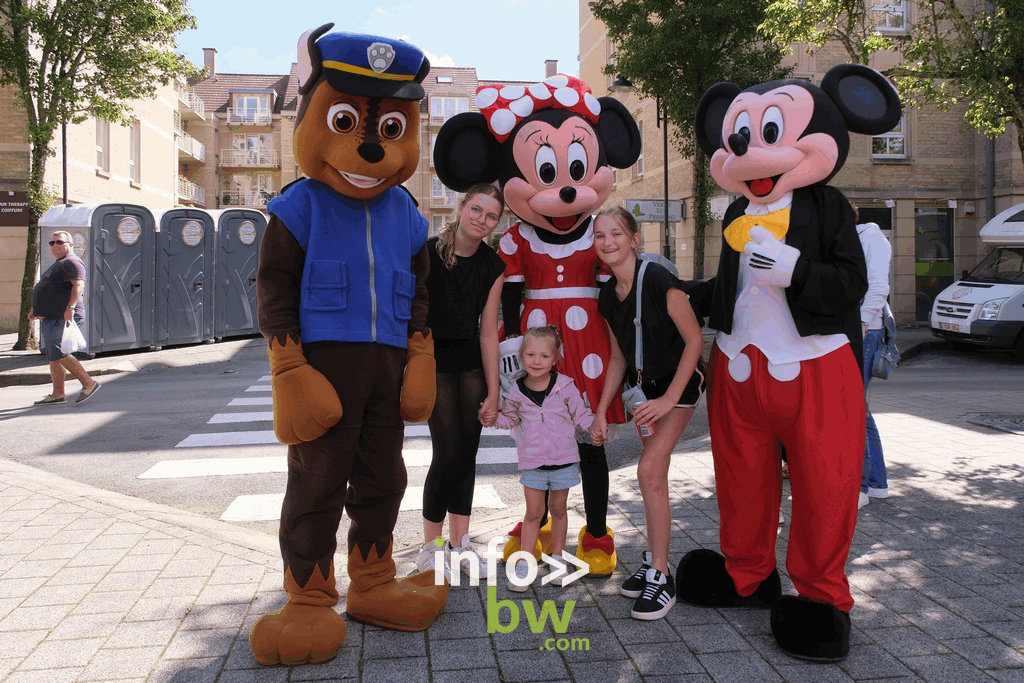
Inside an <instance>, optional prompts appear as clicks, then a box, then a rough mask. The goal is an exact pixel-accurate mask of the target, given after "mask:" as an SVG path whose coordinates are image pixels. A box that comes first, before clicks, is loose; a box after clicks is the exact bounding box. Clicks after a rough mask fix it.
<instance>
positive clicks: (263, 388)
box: [246, 384, 271, 391]
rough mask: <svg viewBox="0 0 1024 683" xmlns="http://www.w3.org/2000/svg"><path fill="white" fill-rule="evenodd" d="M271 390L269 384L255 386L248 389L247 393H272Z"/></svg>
mask: <svg viewBox="0 0 1024 683" xmlns="http://www.w3.org/2000/svg"><path fill="white" fill-rule="evenodd" d="M270 390H271V389H270V385H269V384H254V385H252V386H251V387H249V388H248V389H246V391H270Z"/></svg>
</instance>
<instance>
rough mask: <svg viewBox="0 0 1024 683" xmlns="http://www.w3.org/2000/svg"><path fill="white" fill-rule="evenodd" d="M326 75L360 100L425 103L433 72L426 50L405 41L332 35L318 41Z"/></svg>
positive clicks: (317, 44)
mask: <svg viewBox="0 0 1024 683" xmlns="http://www.w3.org/2000/svg"><path fill="white" fill-rule="evenodd" d="M316 46H317V48H318V49H319V50H320V57H321V60H322V64H323V73H324V76H325V77H326V78H327V82H328V83H329V84H330V86H331V87H332V88H334V89H335V90H337V91H338V92H343V93H348V94H350V95H359V96H360V97H390V98H393V99H396V100H422V99H423V95H424V93H423V86H422V85H420V84H421V83H422V82H423V79H424V78H426V77H427V72H428V71H430V61H429V60H428V59H427V58H426V57H425V56H424V54H423V51H422V50H420V49H419V48H417V47H415V46H413V45H410V44H409V43H406V42H404V41H401V40H392V39H388V38H382V37H381V36H371V35H364V34H359V33H343V32H339V33H330V34H327V35H325V36H322V37H321V38H320V39H319V40H317V41H316Z"/></svg>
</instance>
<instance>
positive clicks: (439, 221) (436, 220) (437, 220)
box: [431, 213, 447, 235]
mask: <svg viewBox="0 0 1024 683" xmlns="http://www.w3.org/2000/svg"><path fill="white" fill-rule="evenodd" d="M445 218H447V216H445V215H444V214H440V213H435V214H434V215H433V216H431V219H432V221H433V226H432V228H433V232H432V233H431V234H433V235H436V234H437V233H439V232H440V231H441V228H442V227H444V219H445Z"/></svg>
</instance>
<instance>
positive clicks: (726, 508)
mask: <svg viewBox="0 0 1024 683" xmlns="http://www.w3.org/2000/svg"><path fill="white" fill-rule="evenodd" d="M900 116H901V107H900V101H899V96H898V95H897V94H896V91H895V90H894V89H893V87H892V86H891V85H890V84H889V83H888V81H886V80H885V78H884V77H883V76H882V75H881V74H879V73H878V72H876V71H874V70H872V69H869V68H868V67H865V66H860V65H854V64H844V65H841V66H837V67H835V68H833V69H832V70H830V71H829V72H828V73H827V74H826V75H825V77H824V79H823V80H822V83H821V87H817V86H815V85H812V84H810V83H808V82H806V81H800V80H783V81H773V82H770V83H762V84H760V85H755V86H753V87H751V88H747V89H746V90H743V91H742V92H741V91H740V89H739V88H738V87H736V86H735V85H733V84H731V83H719V84H718V85H715V86H712V87H711V88H710V89H708V91H707V92H706V93H704V96H703V97H702V98H701V101H700V104H699V106H698V108H697V120H696V122H695V125H696V136H697V142H698V143H699V144H700V147H701V149H702V150H703V151H704V152H705V153H706V154H708V155H710V156H711V174H712V175H713V176H714V178H715V180H716V181H717V182H718V184H719V185H720V186H721V187H722V188H723V189H725V190H727V191H728V192H730V193H733V194H736V195H740V199H738V200H736V201H735V202H733V203H732V205H731V206H730V207H729V209H728V210H727V211H726V214H725V219H724V221H723V224H724V225H725V226H726V227H725V230H724V233H723V238H724V241H725V243H724V244H723V245H722V257H721V259H720V261H719V267H718V274H717V276H716V277H715V278H714V280H713V282H714V292H713V294H712V297H711V301H710V306H709V310H707V311H702V312H703V313H710V321H709V326H710V327H712V328H714V329H716V330H718V335H717V337H716V340H715V346H714V348H713V349H712V351H711V367H712V368H713V371H712V372H710V375H711V377H712V382H711V383H712V386H711V387H709V390H708V396H709V400H710V402H709V404H708V414H709V416H710V419H711V422H710V424H711V448H712V453H713V455H714V459H715V473H716V474H715V476H716V480H715V483H716V486H717V487H718V498H719V508H720V510H721V521H720V525H719V534H720V541H721V547H722V554H721V555H720V554H718V553H717V552H714V551H711V550H696V551H692V552H690V553H688V554H687V555H686V556H685V557H684V558H683V560H682V562H681V563H680V565H679V569H678V571H677V572H676V579H677V584H678V592H677V596H678V597H679V599H681V600H683V601H685V602H689V603H691V604H695V605H704V606H709V607H763V608H769V607H770V608H771V627H772V633H773V634H774V636H775V639H776V642H777V643H778V644H779V647H780V648H781V649H782V650H783V651H784V652H786V653H787V654H790V655H792V656H794V657H798V658H802V659H810V660H815V661H839V660H841V659H843V658H845V657H846V655H847V653H848V652H849V647H850V616H849V612H850V608H851V607H852V606H853V598H852V597H851V595H850V590H849V583H848V582H847V578H846V575H845V573H844V569H843V567H844V565H845V561H846V556H847V553H848V552H849V548H850V542H851V540H852V538H853V531H854V525H855V524H856V521H857V493H858V490H859V486H860V481H861V472H862V465H863V462H864V437H865V425H864V417H865V406H864V384H863V379H862V372H861V365H862V362H861V355H862V350H863V347H862V341H861V336H862V335H861V324H860V301H861V299H862V298H863V297H864V294H865V292H866V291H867V287H868V282H867V272H866V267H865V263H864V252H863V250H862V248H861V245H860V240H859V239H858V236H857V230H856V226H855V225H854V214H853V210H852V208H851V207H850V204H849V202H848V201H847V200H846V198H845V197H844V196H843V195H842V194H841V193H840V192H839V191H838V190H836V189H835V188H833V187H830V186H828V185H826V184H825V183H827V182H828V181H829V180H830V179H831V178H832V177H834V176H835V174H836V173H837V172H838V171H839V169H840V168H842V166H843V163H844V162H845V160H846V156H847V153H848V152H849V148H850V131H853V132H855V133H862V134H867V135H878V134H880V133H884V132H886V131H888V130H890V129H891V128H892V127H893V126H894V125H895V124H896V123H897V122H898V121H899V119H900ZM777 442H781V443H782V444H783V446H784V447H785V451H786V453H788V456H789V473H790V474H789V476H790V480H791V481H792V483H793V519H792V525H791V527H790V528H791V529H792V534H791V537H790V543H789V555H788V564H787V569H788V570H789V575H790V578H792V580H793V584H794V587H795V588H796V592H797V594H798V595H797V596H785V597H783V596H782V584H781V581H780V578H779V572H778V570H777V569H776V567H775V539H776V530H777V521H778V518H779V502H780V495H779V492H780V490H781V481H779V467H778V458H779V453H778V450H777V445H776V444H777ZM726 558H728V559H726Z"/></svg>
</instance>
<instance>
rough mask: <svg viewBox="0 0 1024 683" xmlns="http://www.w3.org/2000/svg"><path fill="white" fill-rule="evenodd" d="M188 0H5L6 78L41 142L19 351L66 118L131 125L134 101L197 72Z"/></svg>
mask: <svg viewBox="0 0 1024 683" xmlns="http://www.w3.org/2000/svg"><path fill="white" fill-rule="evenodd" d="M195 26H196V20H195V17H194V16H192V15H191V14H190V13H189V12H188V3H187V0H161V1H159V2H158V1H156V0H48V1H47V0H0V85H10V86H14V87H15V88H16V90H17V96H18V97H19V99H20V101H21V103H22V104H23V105H24V108H25V114H26V117H27V119H28V138H29V143H30V145H31V163H30V167H29V181H28V188H27V189H28V194H29V197H30V199H31V201H30V207H29V226H28V235H27V237H28V239H27V249H26V252H25V274H24V278H23V279H22V284H21V312H20V316H19V317H20V322H19V325H18V341H17V343H16V345H15V347H14V348H15V349H28V348H35V346H36V340H35V338H34V335H33V333H32V328H31V326H30V325H29V324H28V320H27V319H26V315H27V314H28V311H29V307H30V306H31V299H32V285H33V281H34V279H35V272H36V268H37V266H38V260H39V218H40V217H41V216H42V214H43V212H44V211H45V210H46V208H47V202H46V199H45V197H46V193H45V191H44V189H43V188H44V177H43V175H44V172H45V161H46V158H47V157H48V156H52V155H53V150H51V149H50V143H51V142H52V141H53V138H54V135H55V133H56V131H57V129H58V128H59V127H60V126H61V124H66V123H81V122H82V121H85V120H86V119H87V118H88V117H90V116H93V117H96V118H101V119H105V120H108V121H116V122H120V123H124V124H127V123H130V122H131V120H132V108H131V101H132V100H140V99H149V98H152V97H155V96H156V93H157V84H162V85H166V84H167V83H169V82H170V81H171V79H173V78H177V77H179V76H192V75H196V74H197V70H196V69H195V67H193V66H192V65H191V64H190V63H189V62H188V61H187V60H186V59H185V58H184V56H183V55H180V54H177V53H175V51H174V47H175V42H174V37H175V35H176V34H177V33H178V32H180V31H183V30H185V29H189V28H195Z"/></svg>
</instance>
